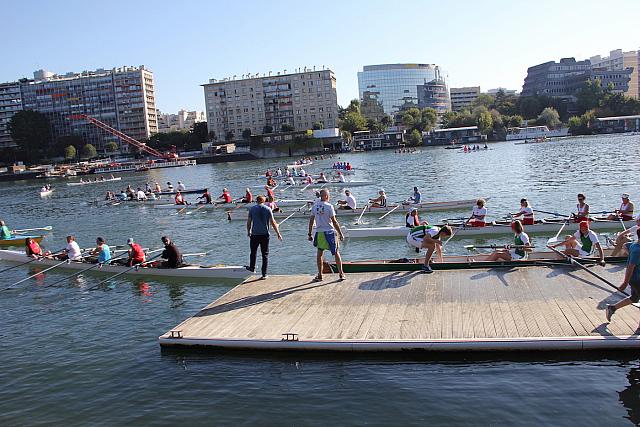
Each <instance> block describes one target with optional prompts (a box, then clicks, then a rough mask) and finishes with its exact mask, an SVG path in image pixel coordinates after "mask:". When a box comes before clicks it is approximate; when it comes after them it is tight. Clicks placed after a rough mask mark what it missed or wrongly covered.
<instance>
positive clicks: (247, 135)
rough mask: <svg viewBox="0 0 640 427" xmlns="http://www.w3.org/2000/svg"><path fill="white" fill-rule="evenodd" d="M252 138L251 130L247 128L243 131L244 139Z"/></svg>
mask: <svg viewBox="0 0 640 427" xmlns="http://www.w3.org/2000/svg"><path fill="white" fill-rule="evenodd" d="M250 138H251V129H249V128H246V129H245V130H243V131H242V139H245V140H246V139H250Z"/></svg>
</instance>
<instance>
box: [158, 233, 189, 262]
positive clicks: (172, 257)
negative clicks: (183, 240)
mask: <svg viewBox="0 0 640 427" xmlns="http://www.w3.org/2000/svg"><path fill="white" fill-rule="evenodd" d="M161 240H162V244H163V245H164V250H163V251H162V255H160V258H163V259H166V261H162V262H161V263H160V265H159V267H160V268H180V267H182V266H183V265H184V260H183V258H182V253H181V252H180V250H179V249H178V248H177V247H176V245H174V244H173V242H172V241H171V239H169V238H168V237H167V236H162V239H161Z"/></svg>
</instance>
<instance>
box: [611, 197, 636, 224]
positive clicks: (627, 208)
mask: <svg viewBox="0 0 640 427" xmlns="http://www.w3.org/2000/svg"><path fill="white" fill-rule="evenodd" d="M621 197H622V203H621V204H620V208H619V209H616V210H615V211H614V212H613V213H612V214H610V215H609V216H608V217H607V219H608V220H611V221H613V220H619V219H620V220H622V221H631V220H632V219H633V208H634V206H633V202H632V201H631V200H629V195H628V194H627V193H623V194H622V196H621Z"/></svg>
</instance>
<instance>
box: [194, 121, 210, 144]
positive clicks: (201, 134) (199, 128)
mask: <svg viewBox="0 0 640 427" xmlns="http://www.w3.org/2000/svg"><path fill="white" fill-rule="evenodd" d="M191 134H192V135H193V136H194V141H195V143H196V144H198V145H199V144H204V143H205V142H207V140H208V137H209V128H208V127H207V122H196V123H194V124H193V126H192V127H191Z"/></svg>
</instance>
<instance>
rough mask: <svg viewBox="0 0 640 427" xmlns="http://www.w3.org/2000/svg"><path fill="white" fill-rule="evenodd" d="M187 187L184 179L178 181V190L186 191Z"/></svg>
mask: <svg viewBox="0 0 640 427" xmlns="http://www.w3.org/2000/svg"><path fill="white" fill-rule="evenodd" d="M186 189H187V187H186V186H185V185H184V184H183V183H182V181H178V191H186Z"/></svg>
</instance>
